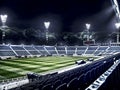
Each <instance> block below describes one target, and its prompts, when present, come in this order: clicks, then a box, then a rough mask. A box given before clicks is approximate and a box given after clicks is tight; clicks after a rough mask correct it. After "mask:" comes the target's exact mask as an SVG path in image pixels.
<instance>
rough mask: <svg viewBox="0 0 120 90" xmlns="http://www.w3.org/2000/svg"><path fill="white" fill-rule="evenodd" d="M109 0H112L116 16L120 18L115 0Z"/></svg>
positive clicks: (119, 11)
mask: <svg viewBox="0 0 120 90" xmlns="http://www.w3.org/2000/svg"><path fill="white" fill-rule="evenodd" d="M111 1H112V5H113V8H114V10H115V13H116V16H117V17H118V18H119V19H120V10H119V5H118V2H117V0H111Z"/></svg>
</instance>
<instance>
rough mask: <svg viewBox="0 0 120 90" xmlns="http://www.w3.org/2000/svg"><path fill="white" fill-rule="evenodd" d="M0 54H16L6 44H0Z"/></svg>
mask: <svg viewBox="0 0 120 90" xmlns="http://www.w3.org/2000/svg"><path fill="white" fill-rule="evenodd" d="M0 56H16V55H15V53H14V52H13V51H12V50H11V48H10V47H9V46H8V45H0Z"/></svg>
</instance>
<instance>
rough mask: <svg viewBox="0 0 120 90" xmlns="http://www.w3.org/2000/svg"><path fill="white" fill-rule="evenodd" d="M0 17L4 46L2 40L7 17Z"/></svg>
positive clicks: (3, 36)
mask: <svg viewBox="0 0 120 90" xmlns="http://www.w3.org/2000/svg"><path fill="white" fill-rule="evenodd" d="M0 17H1V21H2V27H1V30H2V43H3V44H4V38H5V29H6V25H5V23H6V21H7V17H8V16H7V15H0Z"/></svg>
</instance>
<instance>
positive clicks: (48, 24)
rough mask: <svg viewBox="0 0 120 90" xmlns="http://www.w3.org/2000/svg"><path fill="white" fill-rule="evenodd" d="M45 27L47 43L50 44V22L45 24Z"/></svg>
mask: <svg viewBox="0 0 120 90" xmlns="http://www.w3.org/2000/svg"><path fill="white" fill-rule="evenodd" d="M44 26H45V28H46V42H47V43H48V35H49V34H48V29H49V27H50V22H49V21H48V22H44Z"/></svg>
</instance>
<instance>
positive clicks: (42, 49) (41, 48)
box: [34, 46, 49, 55]
mask: <svg viewBox="0 0 120 90" xmlns="http://www.w3.org/2000/svg"><path fill="white" fill-rule="evenodd" d="M34 47H35V48H36V49H37V50H39V52H41V54H42V55H49V53H48V52H47V51H46V50H45V48H44V46H34Z"/></svg>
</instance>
